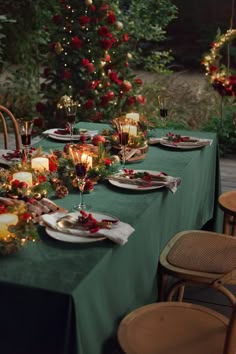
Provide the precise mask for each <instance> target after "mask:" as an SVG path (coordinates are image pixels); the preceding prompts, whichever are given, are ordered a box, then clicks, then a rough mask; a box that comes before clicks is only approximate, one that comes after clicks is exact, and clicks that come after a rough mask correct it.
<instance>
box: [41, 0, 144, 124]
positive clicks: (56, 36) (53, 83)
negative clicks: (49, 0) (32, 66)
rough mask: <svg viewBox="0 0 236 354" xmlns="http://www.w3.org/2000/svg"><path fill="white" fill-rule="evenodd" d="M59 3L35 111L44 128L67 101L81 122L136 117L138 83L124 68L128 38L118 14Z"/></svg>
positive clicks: (106, 7) (85, 2) (99, 0)
mask: <svg viewBox="0 0 236 354" xmlns="http://www.w3.org/2000/svg"><path fill="white" fill-rule="evenodd" d="M58 1H59V4H60V11H59V12H58V13H57V14H55V15H54V16H53V17H52V26H51V27H50V26H49V29H48V30H49V31H50V32H51V33H50V37H51V42H50V43H49V52H48V56H47V62H46V63H45V64H46V65H45V69H44V73H43V76H44V81H43V83H42V91H43V94H44V100H43V101H42V102H40V103H39V104H38V105H37V108H38V111H40V112H41V114H42V116H43V118H44V119H45V120H46V121H47V122H49V126H50V123H51V125H52V124H55V120H56V121H57V124H58V123H59V120H58V117H61V118H62V119H63V117H62V116H63V102H64V99H65V98H66V97H68V96H69V97H70V98H71V99H73V101H76V102H78V117H79V119H80V120H89V121H110V120H111V119H113V118H115V117H117V116H119V115H121V114H124V113H126V112H130V111H137V110H138V109H139V108H138V107H140V104H141V105H142V104H144V103H145V98H144V97H143V96H142V95H141V94H140V87H141V85H142V81H141V80H140V79H138V78H135V75H134V74H133V72H132V70H131V68H130V67H129V59H131V55H130V54H129V35H128V33H126V32H125V31H124V28H123V24H122V22H120V21H119V20H118V16H117V14H116V13H117V11H116V9H117V8H116V7H113V6H112V5H111V4H110V2H109V3H108V0H80V1H78V0H58ZM55 112H56V113H55ZM53 117H54V120H53Z"/></svg>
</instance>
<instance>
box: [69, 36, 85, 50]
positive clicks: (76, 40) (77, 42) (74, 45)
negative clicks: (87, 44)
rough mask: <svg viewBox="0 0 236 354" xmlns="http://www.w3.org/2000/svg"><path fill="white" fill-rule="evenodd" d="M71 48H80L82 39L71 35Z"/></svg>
mask: <svg viewBox="0 0 236 354" xmlns="http://www.w3.org/2000/svg"><path fill="white" fill-rule="evenodd" d="M70 44H71V46H72V48H73V49H80V48H81V47H82V44H83V42H82V40H81V39H80V38H78V37H76V36H75V37H73V38H72V39H71V42H70Z"/></svg>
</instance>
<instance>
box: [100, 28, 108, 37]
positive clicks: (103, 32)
mask: <svg viewBox="0 0 236 354" xmlns="http://www.w3.org/2000/svg"><path fill="white" fill-rule="evenodd" d="M108 33H109V29H108V28H107V26H100V27H99V28H98V34H99V36H101V37H107V35H108Z"/></svg>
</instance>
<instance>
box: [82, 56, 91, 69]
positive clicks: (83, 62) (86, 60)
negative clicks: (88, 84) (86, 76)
mask: <svg viewBox="0 0 236 354" xmlns="http://www.w3.org/2000/svg"><path fill="white" fill-rule="evenodd" d="M89 64H90V61H89V60H88V59H86V58H84V59H82V65H83V66H84V67H85V68H86V67H87V66H88V65H89Z"/></svg>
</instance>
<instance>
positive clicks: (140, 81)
mask: <svg viewBox="0 0 236 354" xmlns="http://www.w3.org/2000/svg"><path fill="white" fill-rule="evenodd" d="M134 81H135V82H136V84H138V85H142V84H143V82H142V80H141V79H138V78H136V79H134Z"/></svg>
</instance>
